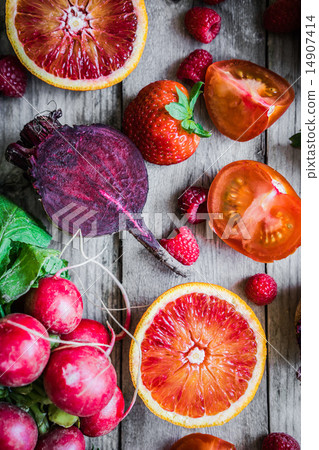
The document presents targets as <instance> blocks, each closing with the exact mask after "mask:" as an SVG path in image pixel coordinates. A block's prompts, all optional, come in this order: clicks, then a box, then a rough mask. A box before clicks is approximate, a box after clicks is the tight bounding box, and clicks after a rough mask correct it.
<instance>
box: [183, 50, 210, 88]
mask: <svg viewBox="0 0 319 450" xmlns="http://www.w3.org/2000/svg"><path fill="white" fill-rule="evenodd" d="M212 62H213V57H212V55H211V54H210V53H209V52H207V51H206V50H202V49H199V50H194V51H193V52H192V53H191V54H190V55H188V56H187V58H185V59H184V61H183V62H182V63H181V65H180V66H179V69H178V71H177V78H179V79H180V80H183V81H186V82H188V83H189V84H191V85H192V84H194V83H198V81H202V82H203V83H205V75H206V70H207V69H208V67H209V66H210V65H211V64H212Z"/></svg>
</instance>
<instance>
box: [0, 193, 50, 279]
mask: <svg viewBox="0 0 319 450" xmlns="http://www.w3.org/2000/svg"><path fill="white" fill-rule="evenodd" d="M50 241H51V236H50V235H49V234H48V233H47V232H46V231H45V230H44V229H43V228H41V227H40V226H39V224H38V223H37V222H36V221H35V220H34V219H33V218H32V217H31V216H30V215H29V214H27V213H26V212H24V211H23V210H22V209H21V208H19V207H18V206H17V205H15V204H14V203H12V202H11V201H10V200H8V199H7V198H6V197H4V196H3V195H0V274H2V273H3V272H4V271H5V270H6V267H7V266H8V264H9V262H10V251H11V249H12V243H13V242H23V243H25V244H31V245H36V246H37V247H42V248H46V247H47V246H48V245H49V243H50Z"/></svg>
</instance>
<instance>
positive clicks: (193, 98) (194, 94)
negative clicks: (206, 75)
mask: <svg viewBox="0 0 319 450" xmlns="http://www.w3.org/2000/svg"><path fill="white" fill-rule="evenodd" d="M203 84H204V83H203V82H202V81H199V82H198V83H196V84H194V86H193V87H192V90H191V93H190V99H189V100H190V101H189V106H190V109H191V110H192V111H193V110H194V107H195V103H196V102H197V99H198V97H199V96H200V94H201V93H202V91H201V90H200V88H201V87H202V86H203Z"/></svg>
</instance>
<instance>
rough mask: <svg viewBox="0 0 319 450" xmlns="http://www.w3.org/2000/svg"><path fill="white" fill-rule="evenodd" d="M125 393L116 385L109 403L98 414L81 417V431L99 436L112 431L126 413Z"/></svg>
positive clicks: (92, 435)
mask: <svg viewBox="0 0 319 450" xmlns="http://www.w3.org/2000/svg"><path fill="white" fill-rule="evenodd" d="M124 406H125V404H124V398H123V394H122V392H121V390H120V388H118V387H117V386H116V388H115V391H114V394H113V397H112V398H111V400H110V401H109V403H108V404H107V405H106V406H105V407H104V408H103V409H102V410H101V411H100V412H98V413H97V414H94V415H93V416H90V417H83V418H81V431H82V432H83V434H85V436H90V437H97V436H104V435H105V434H108V433H110V431H112V430H114V428H115V427H116V426H117V425H118V424H119V423H120V421H121V420H122V418H123V413H124Z"/></svg>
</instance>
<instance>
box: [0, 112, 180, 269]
mask: <svg viewBox="0 0 319 450" xmlns="http://www.w3.org/2000/svg"><path fill="white" fill-rule="evenodd" d="M61 114H62V113H61V111H60V110H58V111H54V112H52V113H50V114H49V115H48V116H40V117H37V118H36V119H34V120H33V121H31V122H29V123H28V124H27V125H25V127H24V128H23V130H22V131H21V133H20V138H21V139H20V140H19V141H18V142H16V143H14V144H11V145H9V146H8V148H7V150H6V158H7V160H8V161H9V162H11V163H13V164H15V165H16V166H18V167H20V168H22V169H23V170H25V171H27V173H28V174H29V175H30V177H31V179H32V182H33V186H34V188H35V189H36V190H37V192H38V193H39V195H40V197H41V200H42V204H43V207H44V209H45V211H46V213H47V214H48V215H49V216H50V217H51V219H52V220H53V222H54V223H56V224H57V225H58V226H59V227H60V228H62V229H63V230H65V231H68V232H70V233H71V234H74V233H75V232H76V231H77V230H78V229H81V231H82V234H83V235H84V236H88V235H89V236H100V235H105V234H112V233H115V232H117V231H120V230H123V229H127V230H129V231H130V232H131V233H132V234H133V235H134V236H135V237H136V239H137V240H138V241H139V242H141V243H142V244H143V245H144V246H145V247H146V248H148V250H150V251H151V252H152V253H153V254H154V255H155V256H156V257H157V258H158V259H160V260H161V261H162V262H163V263H164V264H166V265H167V266H168V267H170V268H171V269H172V270H174V271H175V272H176V273H178V274H181V275H185V269H184V268H183V267H182V265H181V264H179V263H178V262H177V261H176V260H175V259H174V258H172V257H171V256H170V255H169V254H168V253H167V252H166V251H165V250H164V249H163V247H161V245H160V244H159V242H158V241H157V240H156V239H155V237H154V236H153V234H152V233H151V231H150V230H149V229H148V228H147V227H146V225H145V223H144V221H143V219H142V218H141V213H142V210H143V207H144V205H145V202H146V198H147V193H148V176H147V171H146V166H145V162H144V159H143V157H142V155H141V153H140V151H139V150H138V149H137V147H136V146H135V145H134V144H133V143H132V141H131V140H130V139H129V138H128V137H127V136H125V135H124V134H122V133H121V132H119V131H118V130H115V129H114V128H111V127H108V126H105V125H101V124H93V125H79V126H77V125H75V126H73V127H70V126H68V125H64V126H62V125H61V124H60V122H59V121H58V119H59V117H61Z"/></svg>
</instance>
